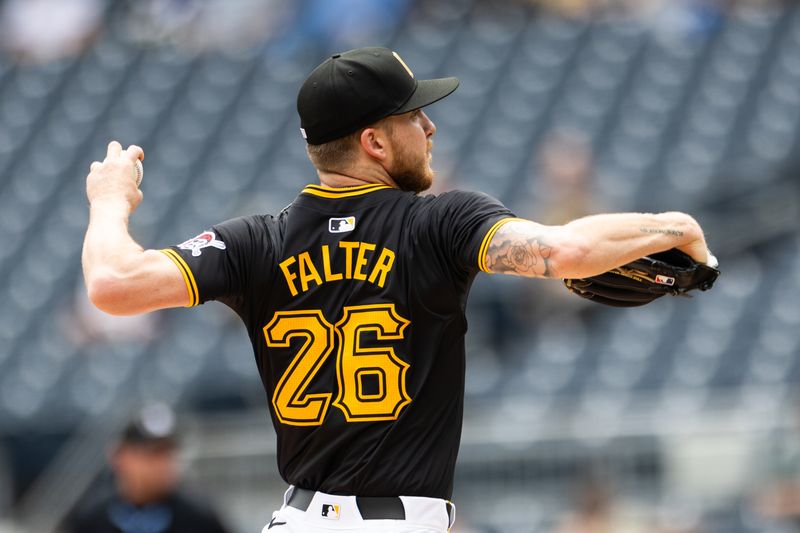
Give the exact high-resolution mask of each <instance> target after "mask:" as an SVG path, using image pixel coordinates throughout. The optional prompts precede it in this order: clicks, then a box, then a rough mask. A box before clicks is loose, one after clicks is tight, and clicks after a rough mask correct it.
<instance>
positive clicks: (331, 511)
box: [322, 503, 341, 520]
mask: <svg viewBox="0 0 800 533" xmlns="http://www.w3.org/2000/svg"><path fill="white" fill-rule="evenodd" d="M340 511H341V509H340V507H339V506H338V505H336V504H333V503H323V504H322V518H327V519H328V520H339V513H340Z"/></svg>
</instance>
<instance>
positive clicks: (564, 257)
mask: <svg viewBox="0 0 800 533" xmlns="http://www.w3.org/2000/svg"><path fill="white" fill-rule="evenodd" d="M670 248H678V249H679V250H682V251H684V252H686V253H688V254H689V255H691V256H692V257H693V258H694V259H696V260H697V261H700V262H705V261H706V260H707V248H706V242H705V239H704V237H703V233H702V230H701V229H700V226H699V225H698V224H697V222H696V221H695V220H694V219H693V218H692V217H690V216H688V215H686V214H684V213H660V214H649V213H617V214H607V215H593V216H589V217H584V218H580V219H577V220H574V221H572V222H570V223H568V224H565V225H563V226H544V225H542V224H537V223H535V222H531V221H527V220H513V221H510V222H508V223H506V224H503V225H502V226H501V227H500V228H499V229H498V230H497V232H496V233H495V234H494V236H493V237H492V240H491V242H490V244H489V246H488V248H487V250H486V259H485V260H486V265H487V267H488V270H489V271H490V272H494V273H498V274H513V275H518V276H526V277H542V278H583V277H589V276H595V275H597V274H600V273H602V272H606V271H608V270H610V269H612V268H615V267H618V266H620V265H624V264H626V263H629V262H631V261H633V260H635V259H638V258H640V257H642V256H645V255H649V254H653V253H656V252H660V251H663V250H668V249H670Z"/></svg>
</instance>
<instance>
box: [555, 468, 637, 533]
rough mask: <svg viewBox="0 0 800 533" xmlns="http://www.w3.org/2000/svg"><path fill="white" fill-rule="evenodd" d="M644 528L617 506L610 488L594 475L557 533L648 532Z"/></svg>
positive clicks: (581, 491)
mask: <svg viewBox="0 0 800 533" xmlns="http://www.w3.org/2000/svg"><path fill="white" fill-rule="evenodd" d="M646 531H649V529H648V528H646V527H642V526H640V525H639V524H637V522H636V521H635V520H633V519H631V518H630V517H627V516H625V515H624V514H623V513H622V512H620V511H619V509H617V507H616V506H615V505H614V502H613V495H612V492H611V489H610V487H609V486H608V485H607V484H605V483H603V482H602V481H600V480H599V479H598V478H596V477H591V478H590V479H589V480H588V481H586V482H585V484H584V486H583V487H581V489H580V492H579V494H578V498H577V500H576V502H575V508H574V511H573V512H572V513H571V514H570V515H568V516H567V517H566V518H565V519H564V520H563V521H562V522H561V523H560V524H559V525H558V526H557V527H556V529H555V530H554V532H553V533H645V532H646Z"/></svg>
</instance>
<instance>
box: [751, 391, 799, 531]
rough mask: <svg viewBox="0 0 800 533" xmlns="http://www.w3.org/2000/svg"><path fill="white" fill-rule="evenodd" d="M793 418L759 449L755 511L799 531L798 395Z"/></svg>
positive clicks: (771, 435) (773, 433)
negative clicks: (758, 482)
mask: <svg viewBox="0 0 800 533" xmlns="http://www.w3.org/2000/svg"><path fill="white" fill-rule="evenodd" d="M793 414H794V419H793V420H792V421H791V423H790V424H789V425H788V426H786V427H784V428H781V429H777V430H775V431H774V432H772V433H771V434H770V436H769V437H768V439H767V442H766V443H765V444H764V446H762V447H760V448H759V452H760V453H759V457H758V459H760V460H757V461H754V464H757V465H759V467H758V468H759V470H760V471H759V472H756V473H755V477H756V479H761V480H762V481H761V483H760V487H759V488H758V490H757V494H756V498H755V507H756V510H757V511H758V512H759V513H760V514H761V515H762V516H763V517H765V518H767V519H770V520H773V521H775V522H780V523H783V524H785V525H786V526H787V527H789V528H791V529H789V530H788V531H798V532H800V398H798V399H796V400H795V408H794V410H793Z"/></svg>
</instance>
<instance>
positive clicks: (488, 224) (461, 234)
mask: <svg viewBox="0 0 800 533" xmlns="http://www.w3.org/2000/svg"><path fill="white" fill-rule="evenodd" d="M429 198H430V203H429V205H428V206H426V207H427V208H428V209H429V216H428V217H427V220H428V223H427V225H428V228H427V229H428V230H429V231H431V236H432V238H435V239H437V240H438V246H439V247H441V249H442V250H443V251H444V252H445V253H446V257H447V260H448V261H449V262H450V263H451V266H452V267H453V268H455V269H457V270H459V271H461V272H467V273H470V272H477V271H478V270H484V271H486V269H485V268H482V267H481V265H482V264H483V262H484V260H485V255H486V248H487V247H488V243H489V242H490V241H491V237H492V235H493V234H494V231H496V228H497V227H499V225H501V224H502V223H503V221H505V220H508V219H511V218H513V217H514V216H515V215H514V213H512V212H511V211H510V210H509V209H508V208H507V207H506V206H504V205H503V204H502V203H501V202H500V201H499V200H496V199H495V198H492V197H491V196H489V195H487V194H484V193H480V192H468V191H452V192H447V193H444V194H440V195H437V196H433V197H429Z"/></svg>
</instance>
